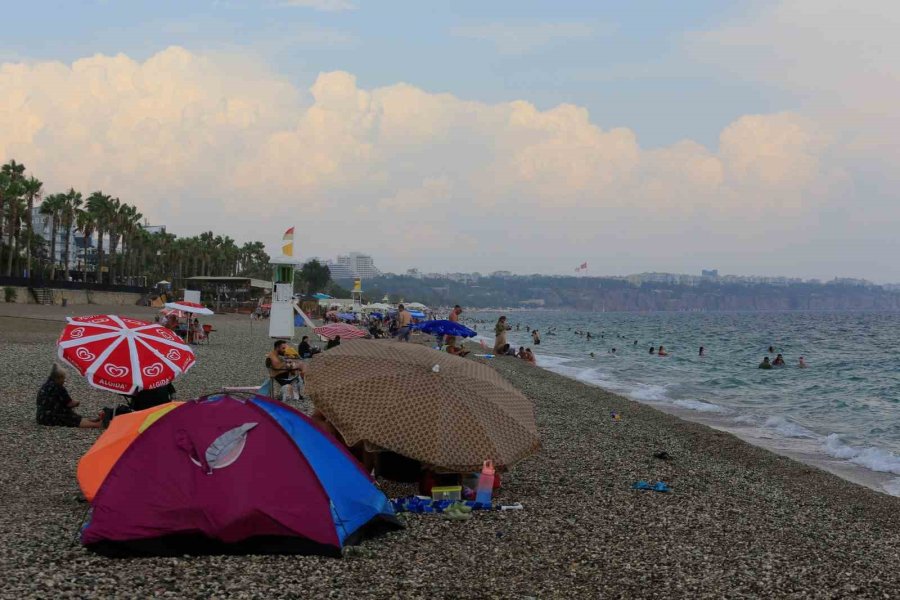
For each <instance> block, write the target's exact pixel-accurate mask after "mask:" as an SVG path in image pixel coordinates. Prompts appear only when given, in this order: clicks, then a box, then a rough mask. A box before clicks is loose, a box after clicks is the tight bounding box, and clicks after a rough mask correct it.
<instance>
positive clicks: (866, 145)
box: [0, 0, 900, 282]
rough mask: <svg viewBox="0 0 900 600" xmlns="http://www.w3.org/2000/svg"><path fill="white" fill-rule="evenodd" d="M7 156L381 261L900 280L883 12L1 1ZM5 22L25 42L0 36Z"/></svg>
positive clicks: (115, 190) (789, 2)
mask: <svg viewBox="0 0 900 600" xmlns="http://www.w3.org/2000/svg"><path fill="white" fill-rule="evenodd" d="M2 13H3V20H4V21H5V22H6V23H7V25H6V26H4V28H3V29H4V34H3V36H2V37H0V160H3V161H6V160H9V159H10V158H15V159H16V160H19V161H21V162H24V163H25V164H26V165H27V166H28V167H29V168H30V169H31V170H32V171H33V172H34V174H35V175H37V176H38V177H39V178H41V179H42V180H44V182H45V183H46V188H47V189H48V190H49V191H58V190H62V189H63V188H67V187H69V186H75V187H76V188H77V189H80V190H82V191H84V192H90V191H92V190H95V189H102V190H103V191H104V192H106V193H110V194H113V195H116V196H119V197H120V198H121V199H122V200H125V201H128V202H131V203H133V204H136V205H137V206H138V207H139V208H140V209H141V211H142V212H143V213H144V214H145V215H147V216H148V217H149V219H150V221H151V222H152V223H154V224H158V223H159V224H165V225H167V227H168V228H169V230H170V231H172V232H174V233H176V234H179V235H190V234H194V233H198V232H200V231H202V230H206V229H212V230H214V231H216V232H220V233H223V234H228V235H231V236H232V237H233V238H235V239H237V240H239V241H246V240H251V239H260V240H263V241H265V242H266V243H267V244H268V245H269V247H270V249H271V250H275V249H276V248H277V246H278V240H279V238H280V235H281V233H282V232H283V230H284V229H285V228H286V227H287V226H288V225H291V224H293V225H296V226H297V231H298V235H297V244H296V245H297V248H298V250H299V253H300V254H301V255H302V256H313V255H315V256H323V257H329V256H333V255H335V254H337V253H339V252H347V251H351V250H359V251H363V252H369V253H371V254H373V255H374V257H375V259H376V264H378V265H379V266H380V267H381V268H383V269H386V270H393V271H403V270H405V269H406V268H409V267H419V268H420V269H423V270H427V271H431V270H439V271H446V270H452V271H475V270H477V271H482V272H485V271H492V270H495V269H508V270H512V271H514V272H518V273H533V272H544V273H563V274H564V273H570V272H572V271H573V269H574V267H576V266H577V265H578V264H579V263H581V262H583V261H587V262H588V263H589V265H590V271H591V273H593V274H627V273H633V272H641V271H652V270H658V271H675V272H699V270H700V269H701V268H718V269H719V270H720V271H721V272H727V273H737V274H771V275H796V276H804V277H820V278H831V277H834V276H859V277H867V278H870V279H873V280H875V281H879V282H888V281H900V261H898V260H897V257H898V256H900V236H898V234H897V229H898V225H900V201H898V200H900V197H898V190H900V111H898V110H897V107H898V106H900V36H898V35H897V34H896V32H897V31H900V3H898V2H896V1H876V0H855V1H854V2H839V1H837V0H780V1H778V0H771V1H760V2H752V1H745V0H741V1H736V2H727V3H726V2H719V1H699V0H698V1H686V0H685V1H681V2H678V3H672V2H670V1H666V0H661V1H659V2H651V1H644V2H598V1H584V2H566V1H556V2H549V1H546V2H533V1H530V0H515V1H512V0H511V1H497V2H475V1H471V2H470V1H459V0H458V1H454V2H446V3H443V2H440V3H439V2H421V1H409V2H400V1H391V0H379V1H377V2H376V1H375V0H271V1H269V0H218V1H213V0H193V1H191V2H182V1H180V0H179V1H175V0H147V1H137V0H135V1H129V2H116V1H113V0H105V1H103V0H79V1H73V2H61V1H54V2H50V1H44V0H33V1H31V2H16V3H11V2H10V3H7V2H4V3H3V6H2ZM15 23H18V24H19V25H18V26H16V25H12V26H10V25H9V24H15Z"/></svg>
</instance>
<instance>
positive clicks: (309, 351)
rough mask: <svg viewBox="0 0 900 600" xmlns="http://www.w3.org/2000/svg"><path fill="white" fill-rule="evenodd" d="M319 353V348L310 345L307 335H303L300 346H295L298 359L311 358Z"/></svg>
mask: <svg viewBox="0 0 900 600" xmlns="http://www.w3.org/2000/svg"><path fill="white" fill-rule="evenodd" d="M319 352H321V350H319V348H317V347H315V346H312V345H310V343H309V336H308V335H304V336H303V338H302V339H301V340H300V345H299V346H297V353H298V354H300V358H312V357H313V355H315V354H318V353H319Z"/></svg>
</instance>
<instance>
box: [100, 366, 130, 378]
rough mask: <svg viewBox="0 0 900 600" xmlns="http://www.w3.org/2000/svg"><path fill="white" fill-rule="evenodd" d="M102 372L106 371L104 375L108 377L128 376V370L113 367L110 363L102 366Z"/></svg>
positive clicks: (126, 368)
mask: <svg viewBox="0 0 900 600" xmlns="http://www.w3.org/2000/svg"><path fill="white" fill-rule="evenodd" d="M103 370H104V371H106V374H107V375H109V376H110V377H117V378H118V377H125V376H126V375H128V373H129V371H130V369H129V368H128V367H121V366H119V365H114V364H112V363H110V364H107V365H104V366H103Z"/></svg>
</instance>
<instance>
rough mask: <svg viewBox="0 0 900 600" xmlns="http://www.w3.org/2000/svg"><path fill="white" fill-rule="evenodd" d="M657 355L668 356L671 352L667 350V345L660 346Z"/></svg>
mask: <svg viewBox="0 0 900 600" xmlns="http://www.w3.org/2000/svg"><path fill="white" fill-rule="evenodd" d="M656 355H657V356H668V355H669V353H668V352H666V347H665V346H660V347H659V350H657V351H656Z"/></svg>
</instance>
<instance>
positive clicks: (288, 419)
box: [79, 394, 400, 556]
mask: <svg viewBox="0 0 900 600" xmlns="http://www.w3.org/2000/svg"><path fill="white" fill-rule="evenodd" d="M151 411H153V409H149V410H148V411H142V412H148V413H151ZM148 416H150V415H149V414H148ZM104 435H105V434H104ZM102 441H103V436H101V438H100V439H99V440H98V441H97V444H100V443H101V442H102ZM107 445H108V444H107ZM92 450H93V449H92ZM90 456H92V454H91V452H90V451H89V452H88V454H87V455H85V458H84V459H83V461H82V462H83V463H84V462H85V461H86V460H87V461H88V462H87V464H80V465H79V473H80V474H81V472H82V471H84V472H89V471H90V470H91V469H92V466H91V464H90V460H89V457H90ZM93 456H99V457H104V456H106V455H105V454H104V453H102V452H100V453H94V454H93ZM106 460H107V462H108V456H106ZM102 462H103V461H100V460H98V461H97V464H96V465H95V466H96V467H97V468H98V469H102V468H103V467H102ZM100 478H101V479H102V482H101V483H100V484H99V489H97V490H96V494H95V495H94V496H93V501H92V504H91V516H90V520H89V522H88V523H87V525H86V526H85V527H84V528H83V529H82V532H81V540H82V543H83V544H84V545H85V546H87V547H88V548H90V549H92V550H95V551H97V552H99V553H101V554H106V555H113V556H121V555H131V556H134V555H154V556H171V555H182V554H269V553H290V554H322V555H328V556H340V554H341V549H342V548H343V547H344V546H346V545H350V544H354V543H357V542H358V541H359V540H360V539H362V537H365V536H366V535H368V534H372V533H376V532H378V531H381V530H384V529H390V528H396V527H399V526H400V524H399V521H397V519H396V517H395V516H394V512H393V509H392V508H391V505H390V502H389V501H388V500H387V498H386V497H385V496H384V494H383V493H381V491H380V490H378V488H376V487H375V485H374V483H373V482H372V479H371V478H370V477H369V475H368V474H367V473H365V471H364V470H363V468H362V467H361V466H360V465H359V463H357V462H356V460H355V459H354V458H353V457H352V456H351V455H350V454H349V453H348V452H347V450H346V449H345V448H344V447H343V446H342V445H341V444H340V443H339V442H338V441H337V440H335V439H334V438H333V437H331V436H330V435H328V434H327V433H325V432H323V431H322V430H320V429H319V428H318V427H316V425H314V424H313V422H312V421H311V420H309V418H308V417H306V416H305V415H303V414H302V413H300V412H298V411H296V410H294V409H292V408H290V407H288V406H285V405H283V404H280V403H277V402H272V401H270V400H268V399H264V398H261V397H258V396H253V397H246V398H241V397H236V396H232V395H227V394H216V395H212V396H206V397H204V398H200V399H197V400H194V401H190V402H186V403H184V404H182V405H181V406H178V407H175V408H172V409H170V410H168V411H166V412H165V413H164V414H162V415H161V416H157V417H156V418H155V420H154V421H153V422H152V424H150V425H149V426H147V427H146V428H145V429H144V430H143V432H141V433H139V434H138V435H137V436H136V437H134V439H133V441H132V442H131V444H130V445H128V446H127V447H125V448H124V449H123V450H122V452H121V455H120V456H119V458H118V460H116V461H115V464H114V465H113V466H112V467H111V468H110V469H109V471H108V474H106V476H105V477H102V475H101V477H100ZM79 479H80V482H81V483H82V487H84V484H85V482H84V481H83V480H81V477H79Z"/></svg>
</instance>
